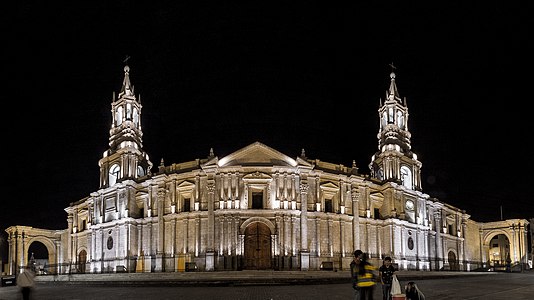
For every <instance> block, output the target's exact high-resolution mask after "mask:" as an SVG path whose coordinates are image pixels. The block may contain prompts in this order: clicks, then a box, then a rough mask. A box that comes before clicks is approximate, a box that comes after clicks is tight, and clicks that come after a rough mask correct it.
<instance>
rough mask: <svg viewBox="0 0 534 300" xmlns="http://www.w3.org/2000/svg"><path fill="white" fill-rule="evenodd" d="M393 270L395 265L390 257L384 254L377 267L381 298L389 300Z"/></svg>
mask: <svg viewBox="0 0 534 300" xmlns="http://www.w3.org/2000/svg"><path fill="white" fill-rule="evenodd" d="M395 271H396V269H395V267H394V266H393V265H392V264H391V257H389V256H386V257H385V258H384V262H383V264H382V265H381V266H380V268H378V275H379V277H380V283H382V300H391V284H392V282H393V273H395Z"/></svg>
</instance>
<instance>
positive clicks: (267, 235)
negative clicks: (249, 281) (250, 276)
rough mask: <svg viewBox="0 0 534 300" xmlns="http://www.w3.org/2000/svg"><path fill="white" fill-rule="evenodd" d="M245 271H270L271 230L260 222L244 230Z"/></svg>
mask: <svg viewBox="0 0 534 300" xmlns="http://www.w3.org/2000/svg"><path fill="white" fill-rule="evenodd" d="M244 246H245V255H244V256H245V265H244V268H245V269H250V270H265V269H271V230H270V229H269V227H268V226H267V225H265V224H263V223H261V222H254V223H251V224H250V225H248V226H247V228H246V229H245V245H244Z"/></svg>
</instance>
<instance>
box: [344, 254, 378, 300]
mask: <svg viewBox="0 0 534 300" xmlns="http://www.w3.org/2000/svg"><path fill="white" fill-rule="evenodd" d="M375 270H376V268H375V267H374V266H373V265H371V264H370V263H369V262H368V261H367V256H366V255H365V253H363V252H362V251H361V250H356V251H354V257H353V259H352V262H351V263H350V276H351V279H352V287H353V289H354V300H373V290H374V286H375V284H376V279H375V278H376V276H375V274H374V272H375Z"/></svg>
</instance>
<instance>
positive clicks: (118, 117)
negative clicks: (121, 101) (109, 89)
mask: <svg viewBox="0 0 534 300" xmlns="http://www.w3.org/2000/svg"><path fill="white" fill-rule="evenodd" d="M115 124H117V126H120V125H121V124H122V107H119V108H117V113H116V114H115Z"/></svg>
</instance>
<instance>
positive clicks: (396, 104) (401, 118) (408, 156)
mask: <svg viewBox="0 0 534 300" xmlns="http://www.w3.org/2000/svg"><path fill="white" fill-rule="evenodd" d="M389 66H390V67H391V70H392V71H391V73H390V75H389V77H390V78H391V82H390V84H389V88H388V90H387V91H386V101H384V102H383V103H382V101H381V102H380V108H379V109H378V117H379V120H380V129H379V131H378V135H377V138H378V151H377V152H376V153H375V154H374V155H373V157H372V158H371V163H370V164H369V168H370V169H371V172H372V176H374V177H375V178H377V179H379V180H384V181H392V182H397V183H401V184H402V185H404V186H405V187H406V188H409V189H414V190H420V189H421V172H420V169H421V163H420V162H419V161H418V160H417V155H416V154H415V153H413V152H412V150H411V148H412V146H411V133H410V131H409V130H408V116H409V114H408V107H407V106H406V99H404V101H402V99H401V97H400V95H399V91H398V90H397V84H396V83H395V77H396V75H395V72H394V70H395V69H396V67H395V66H394V65H393V63H391V64H389Z"/></svg>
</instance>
